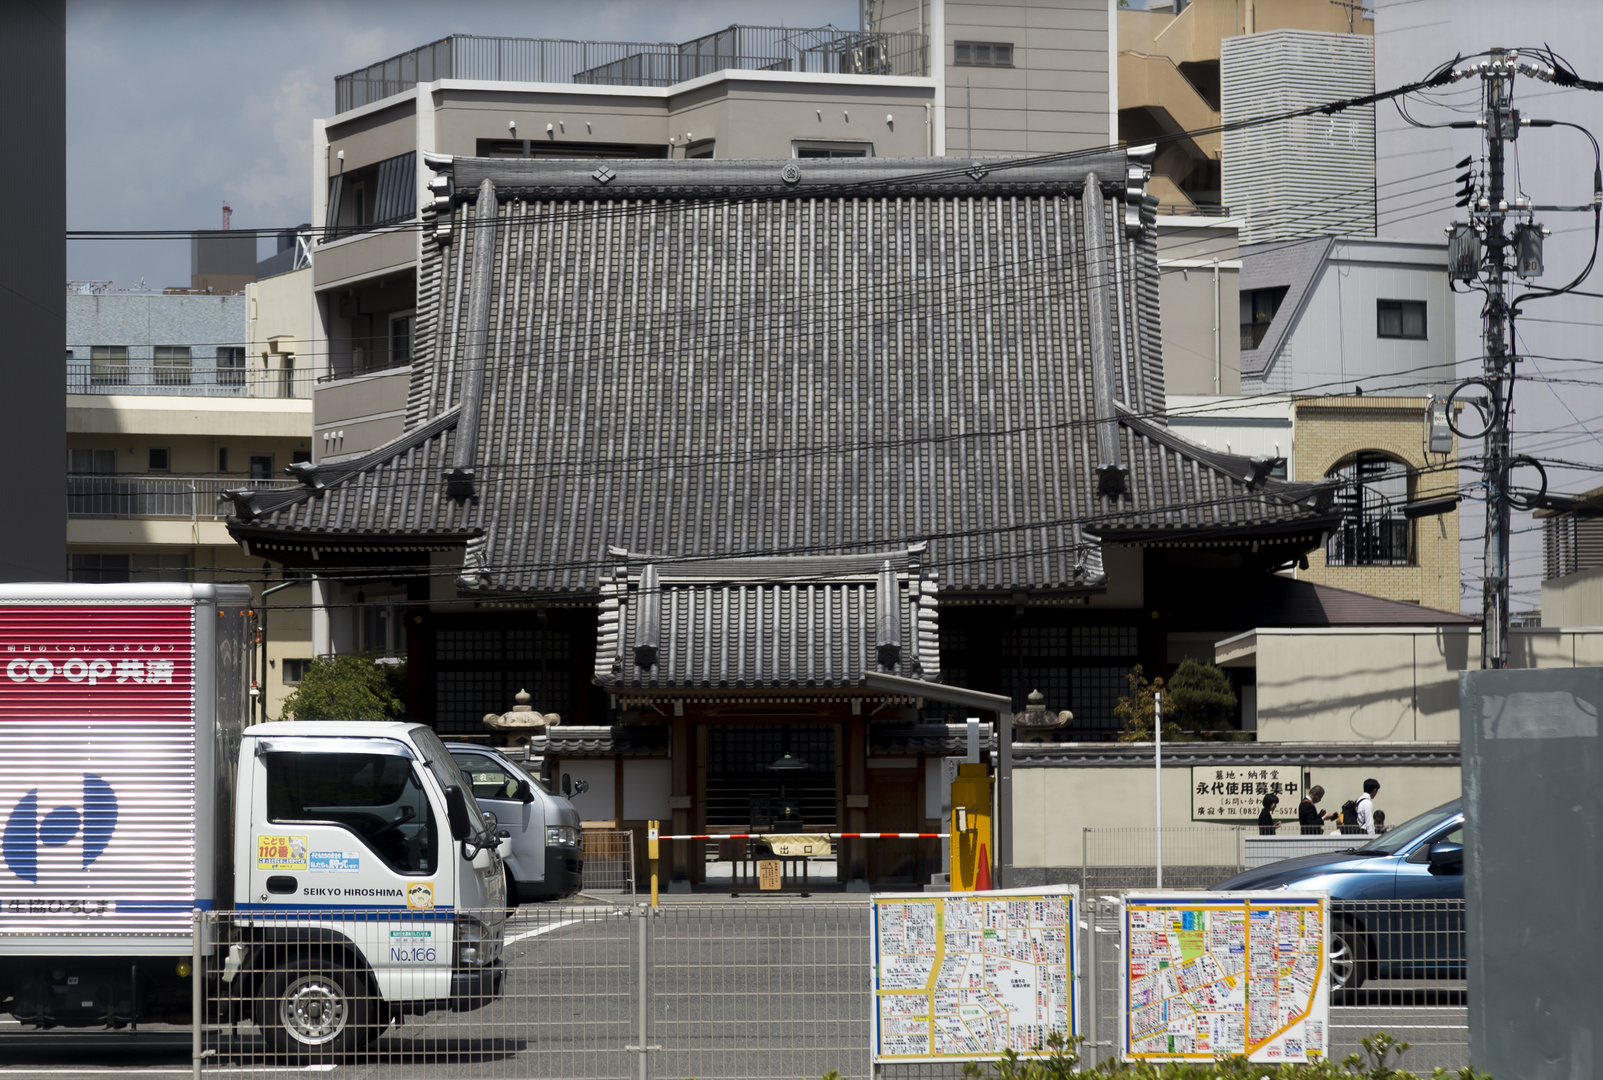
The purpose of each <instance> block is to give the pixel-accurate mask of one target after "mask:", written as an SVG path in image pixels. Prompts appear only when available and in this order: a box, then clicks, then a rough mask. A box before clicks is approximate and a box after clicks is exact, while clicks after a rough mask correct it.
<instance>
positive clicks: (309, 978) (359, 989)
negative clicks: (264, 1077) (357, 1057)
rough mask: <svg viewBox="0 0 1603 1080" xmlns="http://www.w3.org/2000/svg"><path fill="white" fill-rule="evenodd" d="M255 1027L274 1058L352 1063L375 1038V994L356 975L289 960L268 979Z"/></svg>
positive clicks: (316, 962) (310, 961)
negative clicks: (258, 1029) (345, 1060)
mask: <svg viewBox="0 0 1603 1080" xmlns="http://www.w3.org/2000/svg"><path fill="white" fill-rule="evenodd" d="M262 990H263V992H262V1002H261V1006H260V1007H259V1008H258V1010H257V1012H256V1020H257V1025H258V1026H259V1027H260V1028H261V1029H262V1034H263V1036H264V1037H265V1038H266V1040H267V1046H268V1049H269V1050H270V1051H271V1052H272V1054H273V1056H274V1057H277V1058H280V1059H285V1060H288V1061H295V1062H302V1063H311V1062H329V1061H340V1060H343V1059H346V1058H349V1057H351V1056H352V1055H354V1054H356V1053H357V1052H359V1051H360V1050H362V1048H364V1047H365V1046H367V1044H368V1043H370V1042H372V1041H373V1040H374V1039H376V1038H378V1036H379V1033H380V1032H381V1031H382V1030H383V1027H384V1025H383V1024H382V1023H380V1022H379V1020H378V1017H379V1016H381V1015H382V1013H381V1011H380V1010H379V1008H378V1005H379V1002H378V997H377V994H376V993H375V992H374V991H373V990H372V987H371V984H370V983H369V982H368V980H367V978H366V976H364V975H363V974H362V973H361V972H357V971H353V970H351V969H350V968H348V967H344V966H342V965H339V964H333V963H329V962H328V961H326V960H321V959H317V958H315V957H291V958H289V959H287V960H286V961H284V962H282V963H280V964H279V965H278V966H277V967H275V968H274V969H273V970H272V971H269V972H268V973H267V977H266V978H265V979H264V980H263V987H262Z"/></svg>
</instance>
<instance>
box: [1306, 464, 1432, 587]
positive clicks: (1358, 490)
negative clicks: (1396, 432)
mask: <svg viewBox="0 0 1603 1080" xmlns="http://www.w3.org/2000/svg"><path fill="white" fill-rule="evenodd" d="M1329 475H1330V476H1331V477H1333V478H1335V479H1337V480H1340V481H1341V487H1340V488H1339V489H1338V491H1337V494H1336V501H1337V505H1339V506H1340V507H1341V512H1342V521H1341V525H1339V526H1338V527H1337V528H1336V529H1335V530H1334V531H1333V532H1332V533H1331V534H1330V539H1329V540H1327V541H1325V565H1327V566H1408V565H1410V564H1411V563H1412V561H1413V551H1412V542H1411V541H1412V538H1413V522H1411V521H1409V520H1408V519H1407V518H1405V517H1403V507H1404V506H1405V505H1406V504H1407V502H1408V485H1409V475H1408V467H1407V466H1406V465H1404V464H1403V463H1402V462H1400V461H1397V460H1396V459H1394V458H1390V457H1387V456H1386V455H1385V454H1380V453H1376V452H1375V451H1372V450H1363V451H1359V452H1358V453H1357V454H1354V455H1353V456H1352V458H1351V459H1349V460H1348V461H1347V462H1345V463H1344V464H1342V465H1339V466H1337V467H1336V468H1334V469H1332V470H1331V471H1330V473H1329Z"/></svg>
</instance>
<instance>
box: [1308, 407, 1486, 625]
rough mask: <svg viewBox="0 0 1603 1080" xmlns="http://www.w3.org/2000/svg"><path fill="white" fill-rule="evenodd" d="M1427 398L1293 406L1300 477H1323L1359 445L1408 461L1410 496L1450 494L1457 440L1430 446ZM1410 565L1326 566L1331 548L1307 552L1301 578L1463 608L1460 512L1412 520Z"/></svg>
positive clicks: (1454, 478) (1449, 608) (1455, 478)
mask: <svg viewBox="0 0 1603 1080" xmlns="http://www.w3.org/2000/svg"><path fill="white" fill-rule="evenodd" d="M1429 405H1430V399H1429V398H1422V397H1320V398H1299V399H1298V400H1297V401H1296V402H1295V404H1294V410H1295V427H1294V428H1293V438H1294V440H1295V443H1296V451H1295V455H1294V458H1295V469H1296V476H1295V479H1298V480H1317V479H1320V478H1321V477H1324V476H1326V475H1328V474H1329V473H1330V472H1331V471H1332V470H1333V469H1336V468H1337V467H1339V466H1340V465H1342V464H1343V463H1345V462H1348V461H1350V460H1351V459H1352V457H1353V455H1354V454H1355V453H1357V452H1359V451H1364V450H1368V451H1379V452H1381V453H1383V454H1386V455H1388V456H1389V457H1392V458H1395V459H1396V460H1398V461H1400V462H1402V463H1403V464H1404V465H1406V466H1407V467H1408V469H1409V472H1410V477H1409V498H1410V499H1411V500H1414V501H1417V500H1420V499H1427V498H1430V497H1432V496H1435V495H1450V494H1452V493H1453V492H1454V491H1455V490H1457V487H1458V472H1457V469H1456V468H1455V467H1454V466H1455V464H1456V460H1457V456H1458V446H1457V440H1456V439H1455V440H1454V445H1453V450H1452V452H1450V453H1447V454H1429V453H1427V452H1426V450H1425V428H1426V416H1427V412H1428V409H1429ZM1408 562H1409V565H1406V566H1390V565H1387V566H1327V565H1326V550H1325V549H1324V548H1320V549H1318V550H1316V551H1311V552H1309V553H1308V569H1307V570H1305V571H1301V572H1299V573H1298V575H1297V576H1298V577H1300V578H1304V579H1306V580H1309V581H1317V582H1319V583H1321V584H1324V585H1334V586H1336V587H1337V588H1341V589H1352V590H1353V591H1355V592H1361V593H1368V594H1369V595H1371V596H1381V597H1385V598H1386V599H1388V600H1401V601H1405V602H1408V603H1415V604H1423V605H1425V606H1426V607H1433V608H1440V609H1442V610H1446V611H1458V610H1459V572H1458V512H1457V511H1454V512H1453V513H1449V514H1442V515H1440V516H1437V517H1422V518H1419V519H1417V520H1416V521H1414V522H1413V527H1412V543H1411V544H1410V558H1409V560H1408Z"/></svg>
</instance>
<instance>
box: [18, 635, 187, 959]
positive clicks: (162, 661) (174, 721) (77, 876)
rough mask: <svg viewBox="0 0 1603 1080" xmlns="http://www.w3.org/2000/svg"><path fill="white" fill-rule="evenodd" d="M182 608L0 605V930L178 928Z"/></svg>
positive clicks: (183, 762)
mask: <svg viewBox="0 0 1603 1080" xmlns="http://www.w3.org/2000/svg"><path fill="white" fill-rule="evenodd" d="M194 621H195V620H194V611H193V608H192V607H191V606H189V605H187V604H135V605H106V606H96V605H88V604H59V605H21V604H17V605H10V604H7V605H0V821H4V823H5V843H4V845H3V850H0V936H3V935H11V934H63V933H71V932H76V931H83V930H90V929H93V930H95V931H98V932H101V933H120V932H139V933H145V934H149V933H172V934H182V935H188V933H189V928H190V912H191V911H192V910H193V908H194V906H195V769H196V765H195V625H194Z"/></svg>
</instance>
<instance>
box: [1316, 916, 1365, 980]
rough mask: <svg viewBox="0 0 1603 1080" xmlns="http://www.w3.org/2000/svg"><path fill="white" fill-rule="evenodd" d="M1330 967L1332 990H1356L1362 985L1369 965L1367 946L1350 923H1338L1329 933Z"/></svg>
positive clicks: (1328, 959) (1328, 961) (1362, 937)
mask: <svg viewBox="0 0 1603 1080" xmlns="http://www.w3.org/2000/svg"><path fill="white" fill-rule="evenodd" d="M1326 965H1327V966H1328V967H1329V968H1330V988H1331V989H1332V990H1356V989H1358V988H1359V987H1360V986H1362V985H1364V975H1365V974H1366V973H1367V970H1368V967H1369V947H1368V944H1367V943H1366V942H1365V940H1364V935H1363V934H1361V933H1359V932H1358V930H1357V929H1356V928H1355V927H1354V926H1353V925H1352V924H1351V923H1338V924H1336V926H1334V927H1333V928H1332V929H1331V933H1330V956H1329V957H1328V958H1327V960H1326Z"/></svg>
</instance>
